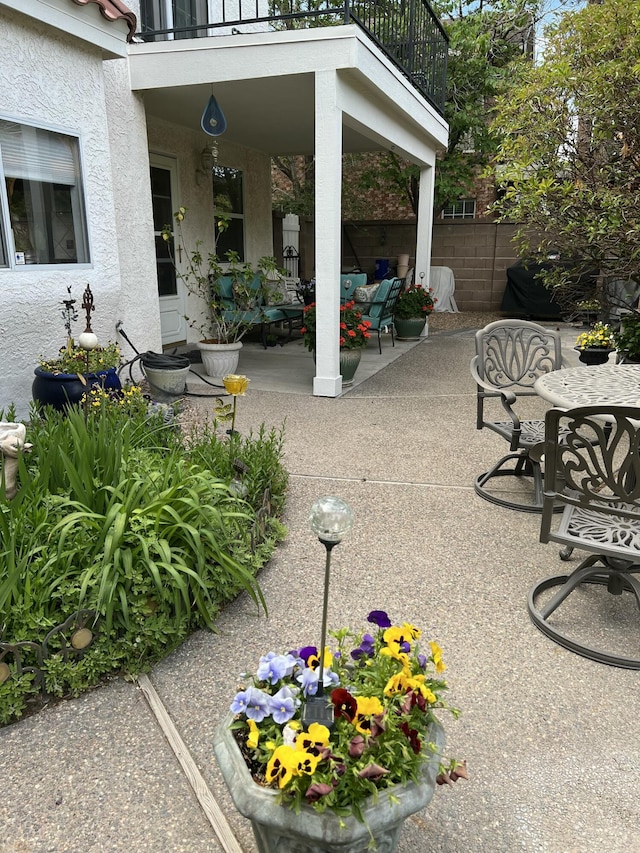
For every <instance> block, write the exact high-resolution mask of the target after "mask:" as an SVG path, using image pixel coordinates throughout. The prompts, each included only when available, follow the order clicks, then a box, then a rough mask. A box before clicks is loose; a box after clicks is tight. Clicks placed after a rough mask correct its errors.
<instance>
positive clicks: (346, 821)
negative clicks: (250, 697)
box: [214, 714, 444, 853]
mask: <svg viewBox="0 0 640 853" xmlns="http://www.w3.org/2000/svg"><path fill="white" fill-rule="evenodd" d="M232 719H233V715H232V714H230V715H229V716H228V717H227V718H226V719H225V720H224V722H223V723H222V725H221V726H220V728H219V729H218V730H217V732H216V735H215V738H214V751H215V755H216V758H217V760H218V765H219V767H220V770H221V771H222V775H223V776H224V780H225V782H226V784H227V787H228V789H229V793H230V794H231V798H232V799H233V802H234V805H235V807H236V808H237V809H238V811H239V812H240V813H241V814H242V815H244V816H245V817H246V818H249V820H250V821H251V825H252V827H253V833H254V835H255V838H256V842H257V845H258V850H259V851H260V853H300V851H303V850H304V851H313V853H366V851H370V850H372V849H377V850H378V851H379V853H382V851H384V853H392V851H394V850H395V849H396V847H397V844H398V840H399V838H400V832H401V831H402V824H403V822H404V821H405V820H406V818H408V817H409V816H410V815H412V814H415V812H418V811H420V810H421V809H423V808H425V806H427V805H428V804H429V802H430V801H431V798H432V796H433V792H434V790H435V786H436V776H437V774H438V765H439V762H440V756H441V753H442V749H443V747H444V730H443V729H442V726H440V724H438V723H436V724H434V725H433V726H432V727H431V730H430V740H431V742H432V743H434V744H435V745H436V752H435V753H434V754H433V756H431V757H430V758H429V760H428V761H425V762H424V764H423V765H422V778H421V781H420V782H419V783H414V782H409V783H407V784H406V785H395V786H393V787H392V788H388V789H387V790H385V791H380V793H379V795H378V796H377V798H375V799H374V798H370V799H369V800H368V801H367V803H366V804H365V806H364V808H363V812H364V817H365V822H364V823H361V822H360V821H358V820H356V818H355V817H343V818H339V817H337V816H336V815H335V814H334V813H333V812H331V811H326V812H325V813H324V814H318V813H317V812H316V811H315V810H314V809H313V808H312V807H311V806H306V805H305V806H302V808H301V810H300V813H299V814H296V813H295V811H293V809H290V808H287V807H286V806H281V805H279V804H278V803H276V798H277V796H278V792H277V791H275V790H274V789H272V788H263V787H262V786H260V785H257V784H256V783H255V782H254V781H253V779H252V778H251V774H250V773H249V770H248V769H247V765H246V764H245V761H244V759H243V757H242V755H241V754H240V750H239V749H238V746H237V744H236V742H235V739H234V737H233V734H232V732H231V731H230V729H229V724H230V723H231V721H232ZM390 794H392V795H393V798H394V800H395V802H392V801H391V799H390V796H389V795H390ZM372 839H373V840H374V843H375V845H376V847H375V848H372V845H371V840H372Z"/></svg>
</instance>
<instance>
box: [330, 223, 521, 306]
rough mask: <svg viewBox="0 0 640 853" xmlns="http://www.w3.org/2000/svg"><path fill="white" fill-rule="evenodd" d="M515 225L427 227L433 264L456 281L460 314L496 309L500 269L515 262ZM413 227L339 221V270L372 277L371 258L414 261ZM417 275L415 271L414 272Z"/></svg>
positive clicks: (501, 286) (501, 289)
mask: <svg viewBox="0 0 640 853" xmlns="http://www.w3.org/2000/svg"><path fill="white" fill-rule="evenodd" d="M515 229H516V226H514V225H505V224H501V223H496V222H492V221H490V220H473V221H459V222H436V223H435V224H434V226H433V242H432V249H431V257H432V264H433V266H443V267H451V269H452V270H453V273H454V275H455V279H456V291H455V298H456V303H457V305H458V308H459V309H460V310H461V311H496V310H499V309H500V302H501V300H502V294H503V292H504V288H505V285H506V283H507V275H506V269H507V267H510V266H511V265H512V264H514V263H515V262H516V260H517V256H516V254H515V251H514V248H513V246H512V244H511V236H512V235H513V233H514V231H515ZM415 243H416V231H415V224H412V223H408V222H402V223H398V222H387V223H377V222H376V223H371V222H369V223H366V222H358V223H355V222H350V223H345V227H344V231H343V241H342V261H343V266H350V265H352V264H353V265H357V266H360V268H361V269H362V270H363V271H366V272H367V273H368V274H369V275H370V276H373V272H374V267H375V260H376V258H389V259H390V261H391V266H392V267H393V266H395V263H396V259H397V256H398V255H399V254H400V253H403V252H408V253H409V255H410V257H409V264H410V265H412V264H413V262H414V261H415ZM417 273H418V274H419V273H420V270H417Z"/></svg>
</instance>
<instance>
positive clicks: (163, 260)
mask: <svg viewBox="0 0 640 853" xmlns="http://www.w3.org/2000/svg"><path fill="white" fill-rule="evenodd" d="M151 203H152V205H153V231H154V235H155V241H156V269H157V271H158V296H175V295H176V293H177V292H178V280H177V278H176V270H175V267H174V265H173V260H172V259H173V258H174V257H175V244H174V240H173V237H172V238H171V240H170V241H169V242H168V243H167V242H165V240H164V239H163V237H162V229H163V228H164V227H165V225H168V226H169V227H170V228H172V227H174V222H173V214H172V212H171V172H170V171H169V170H168V169H162V168H160V167H159V166H151Z"/></svg>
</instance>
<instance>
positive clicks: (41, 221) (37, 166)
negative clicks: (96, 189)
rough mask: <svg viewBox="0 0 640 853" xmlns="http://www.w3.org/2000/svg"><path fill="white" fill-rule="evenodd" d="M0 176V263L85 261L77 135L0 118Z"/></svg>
mask: <svg viewBox="0 0 640 853" xmlns="http://www.w3.org/2000/svg"><path fill="white" fill-rule="evenodd" d="M0 177H1V178H2V180H1V181H0V193H1V196H2V197H0V216H2V212H3V211H4V212H5V213H4V217H3V219H7V215H8V221H1V222H0V264H2V265H4V266H21V265H26V264H84V263H89V244H88V237H87V222H86V213H85V205H84V192H83V188H82V175H81V169H80V152H79V145H78V139H77V137H75V136H70V135H67V134H63V133H55V132H53V131H49V130H44V129H43V128H39V127H30V126H28V125H24V124H19V123H17V122H12V121H6V120H4V119H0ZM2 247H4V250H3V248H2Z"/></svg>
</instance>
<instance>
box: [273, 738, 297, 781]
mask: <svg viewBox="0 0 640 853" xmlns="http://www.w3.org/2000/svg"><path fill="white" fill-rule="evenodd" d="M298 758H299V756H298V755H297V754H296V751H295V750H294V748H293V747H292V746H284V745H283V746H279V747H278V748H277V749H276V750H275V752H274V753H273V755H272V756H271V758H270V759H269V763H268V764H267V774H266V777H267V782H268V783H269V784H270V785H272V784H273V783H274V782H277V783H278V787H279V788H284V787H285V786H286V785H288V784H289V782H290V781H291V780H292V779H293V774H294V773H296V774H297V773H298Z"/></svg>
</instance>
